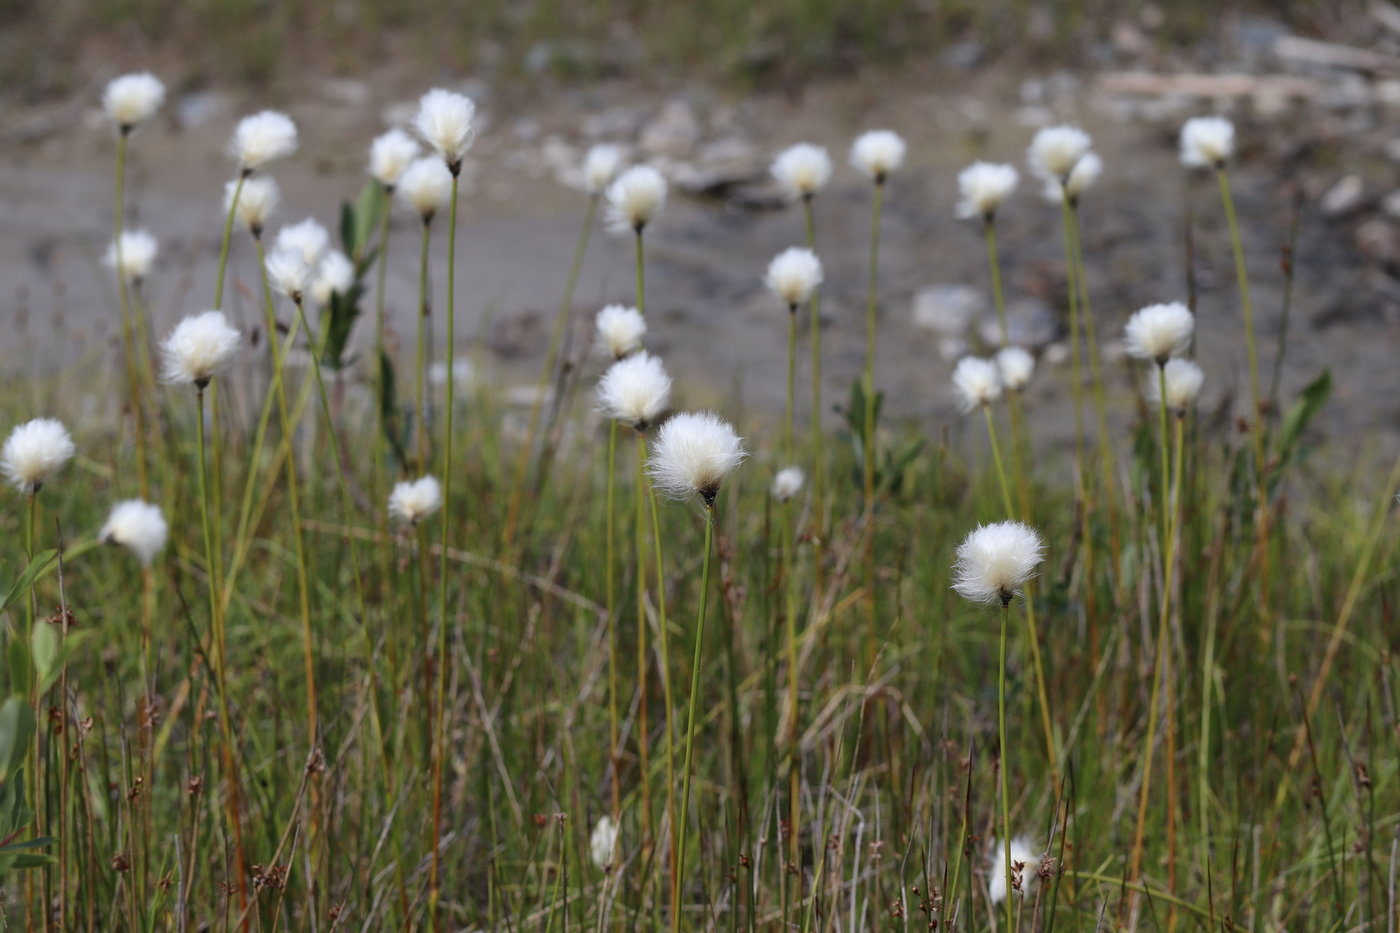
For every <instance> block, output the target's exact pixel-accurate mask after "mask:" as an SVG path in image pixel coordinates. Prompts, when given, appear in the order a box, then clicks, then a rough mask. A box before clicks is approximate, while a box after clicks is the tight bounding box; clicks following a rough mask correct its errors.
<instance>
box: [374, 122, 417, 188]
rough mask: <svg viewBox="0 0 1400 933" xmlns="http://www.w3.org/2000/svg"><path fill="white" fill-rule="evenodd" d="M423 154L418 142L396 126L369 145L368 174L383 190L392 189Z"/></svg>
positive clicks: (375, 138)
mask: <svg viewBox="0 0 1400 933" xmlns="http://www.w3.org/2000/svg"><path fill="white" fill-rule="evenodd" d="M422 152H423V149H422V147H421V146H419V145H418V140H416V139H414V138H413V137H412V136H410V135H408V134H407V133H405V132H404V131H403V130H401V129H399V128H398V127H397V126H396V127H394V128H393V129H392V130H389V131H388V132H387V133H381V134H379V135H378V136H376V137H374V142H372V143H370V144H369V174H370V177H371V178H373V179H374V180H375V181H377V182H379V183H380V184H381V185H383V186H384V187H385V188H390V189H392V188H394V187H395V186H396V185H397V184H398V183H399V178H400V177H402V176H403V173H404V170H405V169H407V168H408V166H409V164H410V163H411V162H412V161H413V160H414V159H416V158H418V156H420V155H421V154H422Z"/></svg>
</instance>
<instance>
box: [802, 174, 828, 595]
mask: <svg viewBox="0 0 1400 933" xmlns="http://www.w3.org/2000/svg"><path fill="white" fill-rule="evenodd" d="M802 216H803V221H804V225H805V227H806V231H807V248H808V249H810V250H811V251H812V252H814V253H815V252H816V251H817V233H816V224H815V222H814V220H813V217H812V198H811V196H810V195H809V196H807V197H804V198H803V199H802ZM808 307H809V308H810V311H811V329H812V333H811V335H810V340H811V345H812V415H811V419H812V521H813V523H814V524H815V527H816V534H815V535H814V538H815V542H814V544H815V547H816V556H815V561H814V567H813V577H814V581H815V586H816V589H817V590H818V591H820V589H821V566H822V539H823V533H824V524H823V521H824V519H823V516H824V514H825V513H824V499H823V493H824V491H825V477H826V469H825V467H824V465H823V463H822V327H821V292H820V291H819V290H814V291H813V292H812V299H811V301H809V302H808Z"/></svg>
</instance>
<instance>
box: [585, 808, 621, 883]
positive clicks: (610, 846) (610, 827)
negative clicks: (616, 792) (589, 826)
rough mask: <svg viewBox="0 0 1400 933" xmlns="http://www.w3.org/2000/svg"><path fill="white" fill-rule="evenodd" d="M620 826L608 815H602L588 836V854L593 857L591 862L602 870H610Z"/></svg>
mask: <svg viewBox="0 0 1400 933" xmlns="http://www.w3.org/2000/svg"><path fill="white" fill-rule="evenodd" d="M619 832H620V828H619V827H618V825H617V824H616V823H614V822H613V818H612V817H610V816H604V817H602V818H600V819H599V820H598V823H597V825H595V826H594V827H593V833H592V835H590V836H589V837H588V854H589V857H591V858H592V859H593V864H594V865H595V866H597V867H598V868H599V869H600V870H602V871H611V870H612V867H613V857H614V856H613V853H614V852H615V851H616V850H617V836H618V833H619Z"/></svg>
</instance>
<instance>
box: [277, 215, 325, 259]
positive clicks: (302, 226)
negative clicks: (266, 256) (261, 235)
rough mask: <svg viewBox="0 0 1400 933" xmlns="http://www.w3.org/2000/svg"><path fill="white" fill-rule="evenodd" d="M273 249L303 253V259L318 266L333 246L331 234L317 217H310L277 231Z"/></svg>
mask: <svg viewBox="0 0 1400 933" xmlns="http://www.w3.org/2000/svg"><path fill="white" fill-rule="evenodd" d="M272 245H273V249H278V250H290V251H292V252H295V253H298V254H300V255H301V261H302V262H304V263H306V264H307V265H308V266H310V267H311V268H313V269H314V268H316V266H317V264H319V263H320V261H321V257H322V256H324V255H326V250H328V249H330V246H331V235H330V233H329V232H327V230H326V228H325V227H323V226H321V224H320V223H318V222H317V220H316V218H314V217H308V218H306V219H305V220H303V221H301V222H300V223H295V224H288V225H287V226H285V227H283V228H282V229H281V230H278V231H277V239H276V240H274V241H273V244H272Z"/></svg>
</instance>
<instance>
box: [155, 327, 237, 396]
mask: <svg viewBox="0 0 1400 933" xmlns="http://www.w3.org/2000/svg"><path fill="white" fill-rule="evenodd" d="M241 343H242V337H240V336H239V333H238V331H236V330H234V329H233V328H232V327H230V326H229V323H228V318H226V317H224V314H223V312H222V311H204V312H201V313H199V314H192V315H190V316H189V317H187V318H185V319H184V320H183V321H181V322H180V323H179V324H176V325H175V329H174V330H172V331H171V332H170V336H169V337H166V338H165V342H164V343H162V344H161V351H162V353H163V355H164V357H165V366H164V368H163V371H162V374H161V378H162V379H163V380H164V381H165V382H169V383H172V384H175V385H181V384H186V383H193V384H194V385H195V386H196V387H197V388H200V389H203V388H204V387H205V386H207V385H208V384H209V380H211V379H213V378H214V377H215V376H217V375H218V374H219V373H220V372H222V371H223V370H224V369H225V368H227V367H228V364H229V363H231V362H233V358H234V356H235V355H236V354H237V353H238V348H239V346H240V344H241Z"/></svg>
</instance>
